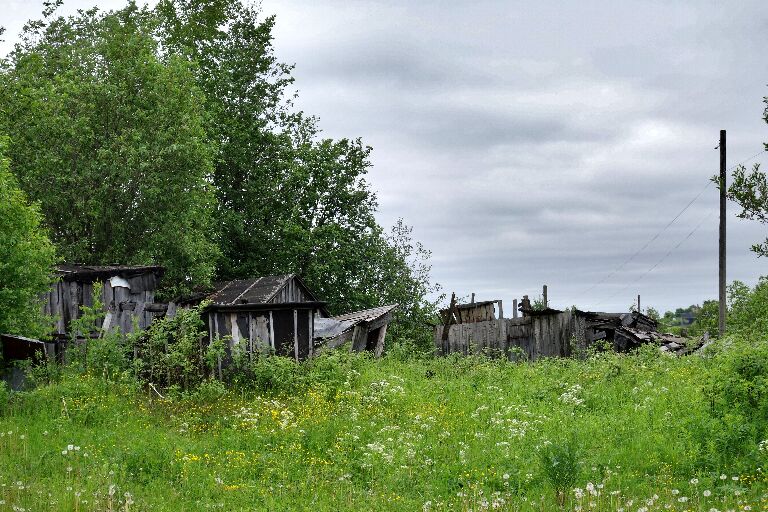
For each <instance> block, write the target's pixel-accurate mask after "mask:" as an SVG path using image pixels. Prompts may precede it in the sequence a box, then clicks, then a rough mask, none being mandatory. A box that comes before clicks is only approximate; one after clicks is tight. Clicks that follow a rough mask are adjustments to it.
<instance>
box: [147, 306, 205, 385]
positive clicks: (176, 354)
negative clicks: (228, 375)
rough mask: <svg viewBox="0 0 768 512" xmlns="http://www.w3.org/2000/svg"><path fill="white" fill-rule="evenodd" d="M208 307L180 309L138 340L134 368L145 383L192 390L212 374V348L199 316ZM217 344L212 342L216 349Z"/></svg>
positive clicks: (159, 321) (158, 322)
mask: <svg viewBox="0 0 768 512" xmlns="http://www.w3.org/2000/svg"><path fill="white" fill-rule="evenodd" d="M207 306H208V303H206V302H203V303H202V304H200V305H199V306H198V307H196V308H192V309H183V308H180V309H179V310H178V311H177V313H176V316H174V317H173V318H160V319H157V320H155V321H154V322H153V323H152V325H150V326H149V328H148V329H147V330H146V331H144V332H143V333H141V334H140V335H139V336H138V337H137V338H136V340H135V346H134V350H135V352H136V356H137V357H136V358H135V359H134V360H133V370H134V372H135V374H136V376H137V377H138V378H139V379H141V380H142V381H144V382H147V383H149V384H152V385H159V386H162V387H171V386H178V387H179V388H181V389H182V390H189V389H193V388H194V387H195V386H197V385H198V384H199V383H201V382H203V381H204V380H205V378H206V376H208V375H211V374H212V370H213V368H211V363H213V362H214V361H215V360H216V359H214V361H211V358H210V357H207V354H208V352H209V350H211V348H212V347H209V346H206V344H205V343H204V339H205V336H206V331H205V330H204V329H203V327H204V324H203V321H202V319H201V317H200V314H201V312H202V311H203V309H205V308H206V307H207ZM216 346H217V345H213V348H215V347H216Z"/></svg>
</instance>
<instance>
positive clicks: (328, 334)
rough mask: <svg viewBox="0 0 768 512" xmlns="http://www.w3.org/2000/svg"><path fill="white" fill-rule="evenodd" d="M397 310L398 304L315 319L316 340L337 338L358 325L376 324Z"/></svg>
mask: <svg viewBox="0 0 768 512" xmlns="http://www.w3.org/2000/svg"><path fill="white" fill-rule="evenodd" d="M395 308H397V304H390V305H388V306H381V307H378V308H371V309H364V310H362V311H355V312H353V313H345V314H343V315H339V316H334V317H333V318H315V339H329V338H335V337H337V336H339V335H340V334H342V333H344V332H347V331H349V330H350V329H352V328H353V327H354V326H355V325H357V324H361V323H370V322H375V321H376V320H379V319H380V318H383V317H384V316H386V315H387V314H389V313H390V312H392V311H393V310H394V309H395Z"/></svg>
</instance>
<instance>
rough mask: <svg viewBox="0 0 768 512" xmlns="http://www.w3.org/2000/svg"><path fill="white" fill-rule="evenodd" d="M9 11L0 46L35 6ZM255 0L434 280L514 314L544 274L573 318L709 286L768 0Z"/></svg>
mask: <svg viewBox="0 0 768 512" xmlns="http://www.w3.org/2000/svg"><path fill="white" fill-rule="evenodd" d="M4 3H6V4H7V6H6V7H5V8H4V12H3V17H2V22H0V24H2V25H5V26H6V27H7V28H8V34H7V35H6V39H7V42H6V43H5V45H4V46H0V51H2V52H4V51H7V49H8V45H9V44H10V43H11V42H12V41H13V39H14V35H15V34H16V33H18V31H19V29H20V28H21V25H22V24H23V22H24V21H25V20H26V19H27V18H29V17H31V16H35V15H36V13H37V12H39V6H37V5H35V2H30V1H27V0H23V1H22V0H11V1H10V2H4ZM94 3H95V2H94V1H93V0H91V1H89V0H77V1H75V0H70V1H68V2H66V3H65V6H66V7H65V9H64V11H63V12H67V11H71V10H73V9H74V8H77V7H85V6H91V5H93V4H94ZM99 4H100V5H101V6H103V7H105V8H108V7H113V6H119V5H121V4H122V2H120V1H108V2H100V3H99ZM262 5H263V10H264V12H265V13H266V14H275V15H276V16H277V26H276V30H275V34H274V35H275V47H276V51H277V55H278V57H279V58H280V59H281V60H282V61H285V62H289V63H295V64H296V69H295V72H294V76H295V77H296V85H297V88H298V89H299V93H300V100H299V103H298V105H299V107H300V108H301V109H303V110H304V111H306V112H308V113H312V114H315V115H317V116H318V117H319V118H320V125H321V127H322V128H323V130H324V134H325V135H326V136H329V137H334V138H338V137H362V138H363V140H364V141H365V142H366V143H367V144H369V145H371V146H373V148H374V152H373V164H374V167H373V169H372V170H371V173H370V182H371V184H372V187H373V188H374V189H375V190H376V192H377V194H378V198H379V203H380V212H379V220H380V221H381V223H382V224H384V225H391V224H392V223H394V222H395V220H396V219H397V218H398V217H402V218H403V219H404V220H405V222H406V223H407V224H409V225H412V226H413V232H414V236H415V237H416V238H417V239H418V240H420V241H421V242H423V243H424V244H425V246H426V247H427V248H429V249H430V250H431V251H432V255H433V256H432V265H433V277H434V279H435V280H436V281H437V282H439V283H440V284H442V286H443V291H445V292H447V293H448V294H450V292H452V291H455V292H456V293H457V294H458V295H459V296H466V295H468V294H469V293H471V292H475V293H476V294H477V298H478V299H479V300H482V299H497V298H500V299H503V300H504V301H505V303H508V304H509V305H508V306H507V308H509V309H510V310H511V301H512V299H513V298H519V297H521V296H522V295H523V294H528V295H530V296H531V297H534V296H537V295H538V294H539V293H540V290H541V285H542V284H547V285H548V287H549V297H550V302H551V305H552V306H554V307H567V306H570V305H572V304H576V305H578V306H579V307H581V308H583V309H599V310H615V311H619V310H626V309H627V307H628V306H629V305H630V304H632V303H633V301H634V300H635V297H636V296H637V294H638V293H639V294H641V295H642V302H643V306H648V305H652V306H654V307H656V308H657V309H660V310H662V311H663V310H666V309H673V308H675V307H678V306H687V305H689V304H692V303H700V302H701V301H702V300H703V299H706V298H715V297H716V296H717V204H718V203H717V190H716V188H715V187H714V186H712V185H710V186H707V184H708V179H709V177H710V176H712V175H713V174H714V173H716V172H717V169H718V165H719V156H718V151H717V150H715V149H714V148H715V146H717V142H718V132H719V130H720V129H727V130H728V165H729V166H731V165H735V164H736V163H738V162H740V161H742V160H745V159H747V158H749V157H751V156H753V155H754V154H756V153H758V152H759V151H760V150H761V149H762V148H763V146H762V143H763V142H766V141H768V125H766V123H765V122H763V120H762V112H763V108H764V106H765V105H764V104H763V103H762V100H763V97H764V96H766V95H768V59H766V54H768V42H767V41H768V40H767V39H766V37H765V34H766V33H768V7H766V5H765V1H764V0H738V1H720V2H711V1H695V2H694V1H686V2H682V1H680V2H673V1H663V2H662V1H621V2H617V1H615V0H607V1H579V2H569V3H566V2H560V1H558V2H555V1H550V2H547V1H537V2H530V1H528V2H512V1H502V0H493V1H473V2H457V1H454V2H451V1H443V2H435V1H428V0H425V1H420V2H413V1H407V0H389V1H378V2H377V1H357V0H347V1H323V2H318V1H316V0H314V1H310V0H264V1H263V4H262ZM754 162H763V163H764V165H766V166H768V153H764V154H762V155H760V156H758V157H757V158H755V159H753V160H751V161H750V164H752V163H754ZM697 196H698V199H697V200H696V201H695V202H694V203H693V204H692V205H691V207H690V208H689V209H687V210H686V211H685V212H684V213H683V214H682V215H681V216H680V217H679V218H678V219H677V220H676V221H675V222H674V223H673V224H672V225H671V226H669V227H668V228H667V229H666V230H664V228H665V226H667V225H668V224H669V222H670V221H671V220H672V219H673V218H674V217H675V216H676V215H677V214H678V213H679V212H680V210H681V209H682V208H683V207H684V206H685V205H686V204H688V202H689V201H691V200H692V199H693V198H694V197H697ZM736 213H738V209H737V208H736V207H735V206H731V207H729V216H728V222H729V225H728V244H729V248H728V278H729V280H731V279H740V280H743V281H746V282H748V283H754V282H756V280H757V278H758V276H760V275H762V274H768V267H767V265H766V260H765V259H761V260H758V259H757V258H756V257H755V256H754V255H753V254H752V253H750V252H749V246H750V245H751V244H752V243H753V242H755V241H758V240H761V239H762V238H764V237H765V236H766V234H768V229H766V228H764V227H761V226H760V225H758V224H756V223H752V222H750V221H741V220H739V219H737V218H736ZM662 230H664V231H663V232H662V233H661V234H660V235H658V236H657V237H656V238H654V236H656V235H657V234H658V233H659V232H660V231H662ZM691 233H692V234H691ZM651 240H652V242H651V243H650V244H649V243H648V242H649V241H651ZM646 245H647V247H646V249H645V250H643V251H642V252H640V253H639V254H638V255H637V256H635V257H634V258H632V259H631V260H630V261H627V260H628V259H629V258H630V257H631V256H632V255H633V254H634V253H636V252H637V251H638V250H639V249H641V248H643V247H644V246H646ZM670 251H671V253H670ZM667 254H669V255H668V256H667ZM618 268H620V270H619V271H616V270H617V269H618Z"/></svg>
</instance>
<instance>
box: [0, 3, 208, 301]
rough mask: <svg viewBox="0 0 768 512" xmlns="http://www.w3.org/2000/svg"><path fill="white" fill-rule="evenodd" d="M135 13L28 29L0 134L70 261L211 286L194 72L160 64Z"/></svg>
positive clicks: (146, 23)
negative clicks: (158, 270)
mask: <svg viewBox="0 0 768 512" xmlns="http://www.w3.org/2000/svg"><path fill="white" fill-rule="evenodd" d="M151 23H152V17H151V13H150V12H149V11H146V10H141V9H137V8H136V7H135V6H129V7H127V8H126V9H124V10H122V11H118V12H115V13H109V14H99V13H97V12H95V11H89V12H87V13H82V14H80V15H78V16H77V17H75V18H69V19H64V18H50V19H48V20H47V23H46V24H30V25H28V26H27V29H26V30H25V32H24V33H23V39H22V42H21V43H19V44H18V45H17V46H16V48H15V50H14V51H13V52H12V53H11V55H10V60H9V62H7V63H6V65H5V69H4V72H3V74H2V78H0V104H2V105H3V109H2V115H1V116H0V123H2V124H3V126H4V127H5V129H6V130H8V133H9V134H10V135H11V137H12V143H11V145H10V147H9V155H10V156H11V158H12V160H13V162H14V172H15V174H16V175H17V176H18V179H19V182H20V184H21V186H22V188H23V189H24V190H25V191H26V192H27V193H28V194H29V196H30V197H31V198H32V199H33V200H35V201H39V203H40V205H41V209H42V212H43V214H44V215H45V219H46V222H47V224H48V226H49V227H50V230H51V233H52V237H53V240H54V242H55V243H56V244H57V246H58V247H59V250H60V252H61V255H62V257H63V258H65V259H66V260H68V261H74V262H87V263H114V262H121V263H127V264H131V263H151V262H155V263H158V264H162V265H165V266H166V267H167V268H168V272H167V273H166V285H167V286H169V287H170V288H177V287H179V286H180V285H184V284H185V283H186V282H207V281H208V280H210V278H211V277H212V276H213V272H214V263H215V258H216V254H217V249H216V246H215V244H214V243H213V241H212V240H213V239H214V238H213V237H212V236H211V231H212V223H211V220H212V217H211V214H212V210H213V205H214V195H213V193H212V190H211V187H210V185H209V183H208V179H209V177H210V175H211V173H212V171H213V167H212V162H213V156H214V152H213V148H214V146H213V144H212V143H211V142H210V141H209V140H208V138H207V136H206V133H205V127H204V115H205V113H204V111H203V110H202V108H201V103H202V101H203V96H202V94H201V93H200V91H199V89H198V88H197V87H196V85H195V82H194V76H193V74H192V72H191V70H190V68H191V66H190V64H189V63H188V62H187V61H186V60H184V59H182V58H179V57H175V56H173V55H168V56H162V55H160V54H159V51H158V45H157V43H156V41H155V40H154V38H153V35H152V32H151Z"/></svg>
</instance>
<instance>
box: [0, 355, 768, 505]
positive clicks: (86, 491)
mask: <svg viewBox="0 0 768 512" xmlns="http://www.w3.org/2000/svg"><path fill="white" fill-rule="evenodd" d="M729 343H730V344H731V345H732V346H731V347H730V348H729V350H718V349H715V350H714V351H712V352H711V353H710V354H709V355H708V356H705V357H701V356H692V357H687V358H682V359H675V358H673V357H671V356H664V355H661V354H660V353H658V351H657V350H656V349H654V348H650V347H649V348H648V349H646V350H643V351H641V352H640V353H638V354H634V355H630V356H626V355H624V356H623V355H613V354H595V355H593V356H592V357H590V358H589V359H587V360H559V359H558V360H545V361H539V362H535V363H509V362H504V361H491V360H487V359H484V358H479V357H468V358H462V357H449V358H443V359H431V358H413V357H411V358H406V357H398V353H397V351H393V353H392V354H390V355H389V356H387V357H385V358H383V359H381V360H372V359H370V358H368V357H366V356H356V355H350V354H346V353H335V354H330V355H327V356H324V357H321V358H319V359H316V360H314V361H311V362H307V363H301V364H296V363H293V362H292V361H289V360H286V359H281V358H275V357H272V358H264V359H262V360H261V361H259V362H258V363H256V364H255V365H254V371H253V373H252V378H251V381H250V383H249V385H247V386H246V385H241V386H237V387H229V388H227V387H225V386H224V385H223V384H221V383H219V382H218V381H209V382H206V383H204V384H202V385H200V386H199V387H198V388H197V389H196V390H195V391H193V392H187V393H182V392H180V391H174V390H170V391H167V392H166V393H167V394H164V395H163V396H164V398H160V396H159V394H158V393H157V392H155V391H154V390H152V389H151V388H150V389H147V388H145V387H144V386H141V385H139V384H138V383H137V382H136V380H135V379H134V378H133V377H131V376H129V375H128V374H127V373H126V374H125V375H124V376H118V377H109V378H107V377H106V376H105V375H104V374H94V373H93V372H92V371H89V372H85V373H83V372H74V371H66V370H65V371H64V372H63V373H62V374H61V375H60V376H59V377H58V379H57V382H56V383H54V384H50V385H44V386H40V387H38V388H37V389H35V390H33V391H30V392H22V393H10V392H8V391H3V392H2V393H0V431H1V432H2V433H0V510H2V511H5V510H27V511H32V510H77V511H80V510H82V511H85V510H126V511H128V510H169V511H170V510H174V511H177V510H203V509H219V510H313V511H336V510H355V511H357V510H377V511H378V510H416V511H422V510H542V511H544V510H560V509H561V508H562V509H565V510H601V511H621V510H624V511H627V512H628V511H633V512H634V511H652V510H675V511H682V510H697V511H698V510H705V511H711V510H721V511H725V510H768V505H767V504H766V503H767V502H766V499H767V497H768V494H767V493H768V476H766V475H765V473H764V470H763V467H764V465H765V464H766V462H768V443H766V442H765V441H764V439H765V438H766V437H768V436H767V435H766V429H765V426H766V423H767V422H766V411H768V406H767V404H768V396H766V395H767V394H768V392H767V391H768V387H767V386H766V380H765V379H766V375H768V371H766V370H767V369H768V357H766V356H767V355H768V350H767V349H766V345H765V343H746V342H737V341H731V342H729ZM761 442H762V444H761Z"/></svg>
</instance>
